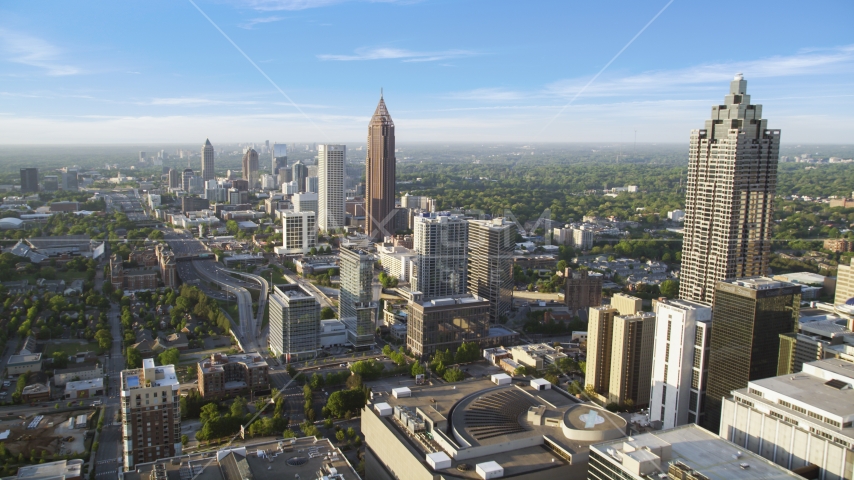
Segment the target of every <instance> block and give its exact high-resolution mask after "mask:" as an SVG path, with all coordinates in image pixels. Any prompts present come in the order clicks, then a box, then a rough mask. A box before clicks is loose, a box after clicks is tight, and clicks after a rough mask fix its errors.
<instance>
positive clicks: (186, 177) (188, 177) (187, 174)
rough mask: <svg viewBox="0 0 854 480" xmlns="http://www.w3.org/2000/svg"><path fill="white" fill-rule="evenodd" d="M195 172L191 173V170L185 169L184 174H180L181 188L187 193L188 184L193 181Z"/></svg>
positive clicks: (188, 189)
mask: <svg viewBox="0 0 854 480" xmlns="http://www.w3.org/2000/svg"><path fill="white" fill-rule="evenodd" d="M195 174H196V172H194V171H193V169H192V168H185V169H184V172H183V173H182V174H181V188H182V189H183V190H184V191H185V192H188V193H189V191H190V183H191V182H192V180H193V176H195Z"/></svg>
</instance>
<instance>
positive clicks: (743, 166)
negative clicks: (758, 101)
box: [679, 74, 780, 303]
mask: <svg viewBox="0 0 854 480" xmlns="http://www.w3.org/2000/svg"><path fill="white" fill-rule="evenodd" d="M779 149H780V131H779V130H768V129H767V127H766V120H764V119H763V118H762V106H761V105H751V104H750V95H747V81H746V80H744V78H743V77H742V75H741V74H738V75H736V76H735V79H734V80H733V81H732V83H731V84H730V91H729V94H728V95H727V96H726V97H725V98H724V104H723V105H715V106H713V107H712V118H711V119H710V120H706V128H704V129H702V130H692V131H691V141H690V149H689V152H688V182H687V187H686V196H685V238H684V241H683V247H682V270H681V273H680V278H679V297H680V298H684V299H686V300H694V301H699V302H705V303H712V300H713V295H714V293H715V288H716V283H717V282H719V281H723V280H727V279H733V278H741V277H752V276H757V275H765V273H766V272H767V270H768V262H769V256H770V253H771V228H772V222H773V218H772V208H773V202H774V194H775V193H776V187H777V161H778V157H779Z"/></svg>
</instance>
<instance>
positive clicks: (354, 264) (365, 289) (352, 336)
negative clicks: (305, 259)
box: [338, 247, 377, 347]
mask: <svg viewBox="0 0 854 480" xmlns="http://www.w3.org/2000/svg"><path fill="white" fill-rule="evenodd" d="M340 252H341V253H340V255H339V257H338V258H339V265H340V272H341V284H340V287H341V289H340V295H339V301H338V318H339V319H340V320H341V321H342V322H344V325H346V327H347V338H348V341H349V342H350V343H351V344H352V345H353V346H354V347H366V346H370V345H373V344H374V343H375V341H374V331H375V330H376V328H377V325H376V313H377V305H376V304H375V303H372V301H373V290H372V287H371V284H372V283H373V279H374V260H375V259H374V256H373V255H371V254H370V253H368V252H367V251H364V250H361V249H350V248H347V247H341V250H340Z"/></svg>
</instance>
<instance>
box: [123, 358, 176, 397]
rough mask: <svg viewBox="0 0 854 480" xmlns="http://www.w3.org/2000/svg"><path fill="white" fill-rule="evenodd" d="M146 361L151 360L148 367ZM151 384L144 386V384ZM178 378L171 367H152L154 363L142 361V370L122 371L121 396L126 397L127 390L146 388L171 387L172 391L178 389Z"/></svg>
mask: <svg viewBox="0 0 854 480" xmlns="http://www.w3.org/2000/svg"><path fill="white" fill-rule="evenodd" d="M146 360H151V363H150V365H151V366H150V367H149V366H147V363H148V362H146ZM147 381H148V382H151V383H150V384H148V385H147V384H146V382H147ZM178 384H179V382H178V377H177V376H176V375H175V367H174V366H173V365H163V366H160V367H154V361H153V360H152V359H150V358H146V359H143V368H136V369H132V370H122V395H126V392H127V391H128V390H132V389H136V388H147V387H165V386H170V385H171V386H172V387H173V389H177V388H178Z"/></svg>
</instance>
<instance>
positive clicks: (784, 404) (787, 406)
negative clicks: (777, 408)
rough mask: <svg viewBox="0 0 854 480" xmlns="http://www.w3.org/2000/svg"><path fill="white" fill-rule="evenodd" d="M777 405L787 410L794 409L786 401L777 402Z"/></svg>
mask: <svg viewBox="0 0 854 480" xmlns="http://www.w3.org/2000/svg"><path fill="white" fill-rule="evenodd" d="M777 403H779V404H780V405H782V406H784V407H786V408H792V404H791V403H789V402H787V401H785V400H777Z"/></svg>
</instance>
